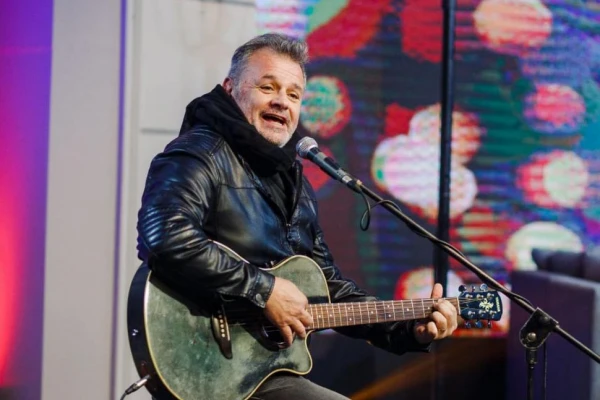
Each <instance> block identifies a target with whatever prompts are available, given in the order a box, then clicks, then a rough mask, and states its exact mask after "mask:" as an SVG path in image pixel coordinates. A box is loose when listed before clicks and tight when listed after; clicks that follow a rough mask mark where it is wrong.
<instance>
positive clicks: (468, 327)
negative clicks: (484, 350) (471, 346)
mask: <svg viewBox="0 0 600 400" xmlns="http://www.w3.org/2000/svg"><path fill="white" fill-rule="evenodd" d="M465 328H467V329H471V323H470V322H469V321H466V322H465Z"/></svg>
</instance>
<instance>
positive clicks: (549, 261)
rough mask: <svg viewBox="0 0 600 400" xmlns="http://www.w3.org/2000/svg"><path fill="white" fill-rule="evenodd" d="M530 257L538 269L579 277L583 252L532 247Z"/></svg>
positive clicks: (580, 275)
mask: <svg viewBox="0 0 600 400" xmlns="http://www.w3.org/2000/svg"><path fill="white" fill-rule="evenodd" d="M531 257H532V258H533V261H534V262H535V264H536V265H537V267H538V269H539V270H542V271H544V270H545V271H550V272H556V273H558V274H563V275H569V276H574V277H578V278H581V277H582V276H583V253H580V252H574V251H566V250H549V249H533V250H532V251H531Z"/></svg>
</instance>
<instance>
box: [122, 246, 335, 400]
mask: <svg viewBox="0 0 600 400" xmlns="http://www.w3.org/2000/svg"><path fill="white" fill-rule="evenodd" d="M229 251H230V250H229ZM230 253H232V254H233V255H235V253H233V252H231V251H230ZM235 256H236V257H238V258H239V256H237V255H235ZM268 271H269V272H271V273H272V274H273V275H275V276H277V277H281V278H285V279H288V280H290V281H292V282H293V283H294V284H295V285H296V286H298V288H299V289H300V290H301V291H302V292H303V293H304V294H305V295H306V297H307V298H308V300H309V302H310V303H312V304H315V303H328V302H329V301H330V299H329V292H328V290H327V282H326V280H325V277H324V276H323V273H322V271H321V269H320V268H319V266H318V265H317V264H316V263H315V262H314V261H312V260H311V259H310V258H307V257H304V256H294V257H291V258H288V259H286V260H285V261H283V262H282V263H281V264H279V265H277V266H276V267H274V268H273V269H269V270H268ZM224 304H225V306H224V313H223V314H224V315H225V317H226V320H225V321H226V322H225V324H224V325H219V323H218V320H217V319H215V312H216V313H217V314H218V309H217V310H216V311H215V309H214V308H213V309H211V308H210V307H207V308H206V309H203V308H202V305H198V304H191V303H190V302H188V301H186V300H184V299H182V298H180V297H178V296H177V294H175V293H173V292H172V291H171V290H170V289H169V288H168V287H167V285H165V284H164V283H163V282H161V281H160V280H159V279H157V278H156V277H155V275H154V274H152V272H151V271H150V270H149V269H148V268H147V267H145V266H142V267H140V269H139V270H138V272H137V273H136V275H135V277H134V279H133V282H132V284H131V289H130V292H129V299H128V321H127V322H128V336H129V343H130V347H131V351H132V354H133V358H134V361H135V364H136V368H137V370H138V372H139V374H140V376H145V375H147V374H150V376H151V379H150V381H149V382H148V384H147V385H146V387H147V389H148V390H149V391H150V392H151V393H152V395H153V396H154V397H155V398H157V399H160V400H163V399H181V400H194V399H220V400H229V399H231V400H239V399H248V398H249V397H250V396H251V395H252V393H254V392H255V391H256V389H257V388H258V387H259V386H260V384H261V383H262V382H263V381H264V380H266V379H267V378H268V377H269V376H270V375H272V374H274V373H275V372H278V371H288V372H292V373H295V374H299V375H304V374H307V373H308V372H309V371H310V370H311V368H312V359H311V356H310V353H309V351H308V347H307V342H306V339H300V338H298V337H296V338H295V340H294V342H293V344H292V345H291V346H290V347H288V348H279V347H278V346H277V345H276V343H275V342H274V341H273V340H270V339H269V338H267V337H265V335H264V334H263V333H264V332H261V328H262V325H261V324H260V323H257V322H254V323H250V324H247V323H245V322H247V319H248V318H247V317H249V316H256V317H257V318H256V319H257V320H258V321H260V317H261V316H262V310H260V309H258V308H256V309H254V308H255V307H252V306H249V305H250V303H249V302H241V301H232V302H225V303H224ZM265 321H266V320H265ZM215 324H216V326H215ZM218 335H221V337H224V338H225V339H229V338H230V340H227V342H228V343H229V345H230V346H231V347H230V355H229V356H231V358H227V356H226V354H225V353H224V352H223V349H222V346H221V345H220V344H219V342H218V341H217V340H216V336H218Z"/></svg>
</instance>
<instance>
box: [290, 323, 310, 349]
mask: <svg viewBox="0 0 600 400" xmlns="http://www.w3.org/2000/svg"><path fill="white" fill-rule="evenodd" d="M290 328H291V329H292V330H293V331H294V333H295V334H296V335H298V336H300V337H301V338H302V339H304V338H305V337H306V329H304V325H303V324H302V322H300V320H299V319H297V320H295V321H294V322H292V323H290ZM290 344H292V342H291V341H290Z"/></svg>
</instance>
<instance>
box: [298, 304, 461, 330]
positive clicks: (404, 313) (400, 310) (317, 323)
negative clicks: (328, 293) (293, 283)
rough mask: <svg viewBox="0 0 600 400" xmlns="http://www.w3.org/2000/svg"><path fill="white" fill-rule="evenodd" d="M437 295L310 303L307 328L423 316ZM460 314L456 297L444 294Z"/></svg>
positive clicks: (431, 309)
mask: <svg viewBox="0 0 600 400" xmlns="http://www.w3.org/2000/svg"><path fill="white" fill-rule="evenodd" d="M439 300H440V299H416V300H387V301H369V302H354V303H321V304H310V305H309V306H308V312H309V313H310V314H311V316H312V317H313V321H314V326H310V327H309V328H310V329H328V328H338V327H342V326H352V325H364V324H376V323H382V322H395V321H408V320H413V319H421V318H427V317H428V316H430V315H431V314H432V312H433V305H434V304H435V303H436V302H437V301H439ZM445 300H448V301H449V302H450V303H452V304H453V305H454V307H456V309H457V310H458V313H459V314H460V306H459V302H458V298H457V297H450V298H446V299H445Z"/></svg>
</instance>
